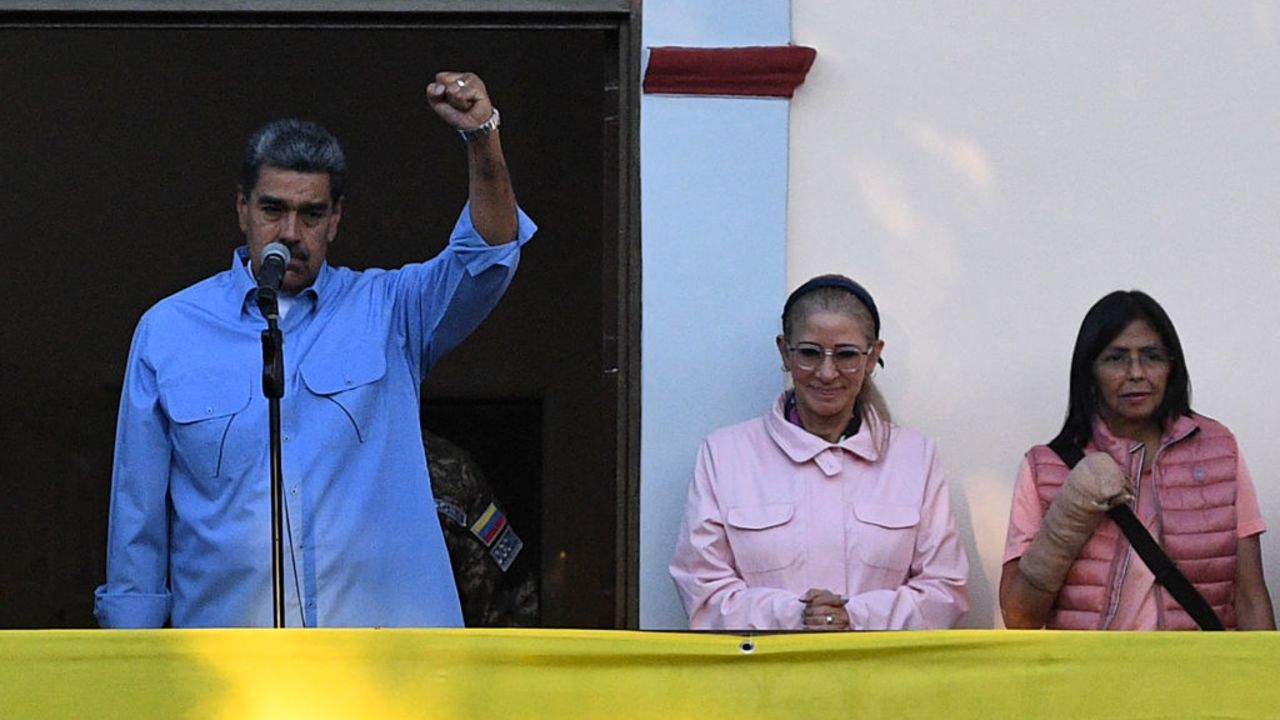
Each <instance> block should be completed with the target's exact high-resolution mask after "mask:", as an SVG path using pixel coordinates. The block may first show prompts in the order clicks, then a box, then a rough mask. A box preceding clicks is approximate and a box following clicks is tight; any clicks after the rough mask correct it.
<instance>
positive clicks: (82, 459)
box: [0, 12, 638, 627]
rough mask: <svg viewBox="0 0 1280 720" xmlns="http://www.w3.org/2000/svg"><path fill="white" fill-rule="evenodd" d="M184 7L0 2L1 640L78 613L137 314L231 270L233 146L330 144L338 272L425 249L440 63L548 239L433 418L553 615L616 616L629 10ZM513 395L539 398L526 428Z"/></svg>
mask: <svg viewBox="0 0 1280 720" xmlns="http://www.w3.org/2000/svg"><path fill="white" fill-rule="evenodd" d="M192 18H193V16H190V15H185V16H184V15H183V14H176V15H173V16H166V15H156V14H143V15H130V14H129V13H115V14H112V15H110V16H102V17H99V16H97V15H95V14H92V13H78V14H75V13H73V14H71V15H68V16H63V15H56V16H50V17H43V16H42V17H40V18H39V20H40V22H32V16H31V15H30V14H22V13H10V14H5V13H3V12H0V67H2V68H3V69H4V72H3V73H0V97H4V98H6V106H7V108H8V111H7V112H6V118H5V121H4V122H3V123H0V168H3V170H0V184H2V187H3V197H4V198H5V201H4V202H3V203H0V245H2V246H3V248H4V249H5V258H6V259H5V262H4V264H3V267H2V268H0V273H3V276H2V280H0V292H2V293H3V306H4V308H5V311H4V314H5V320H4V323H3V325H2V326H0V397H2V398H3V403H4V410H3V413H2V415H0V433H2V434H0V458H2V459H0V488H3V491H4V493H5V496H6V497H5V502H4V503H0V508H2V509H0V528H3V530H2V531H0V537H3V540H4V546H5V547H6V548H8V550H7V551H6V552H5V553H2V554H0V586H2V587H4V588H5V592H4V596H5V597H4V600H3V602H0V627H85V626H92V625H94V620H93V617H92V614H91V609H92V590H93V587H94V586H95V585H97V584H98V583H99V582H101V580H102V577H103V562H104V552H105V551H104V545H105V534H106V519H107V491H108V487H109V483H110V468H111V452H112V442H113V435H114V417H115V406H116V402H117V398H118V393H119V386H120V379H121V376H122V373H123V368H124V361H125V357H126V355H127V353H128V346H129V340H130V336H131V333H132V329H133V325H134V323H135V322H136V321H137V318H138V317H139V315H140V314H141V313H142V312H143V311H144V310H145V309H146V308H147V307H148V306H149V305H151V304H152V303H153V302H155V301H156V300H158V299H160V298H161V297H163V296H165V295H167V294H169V293H171V292H174V291H176V290H178V289H180V288H182V287H184V286H186V285H188V284H190V283H192V282H194V281H196V280H199V279H201V278H203V277H206V276H208V275H210V274H212V273H215V272H218V271H219V270H221V269H223V268H224V267H225V266H226V264H227V263H228V261H229V254H230V252H231V251H232V249H233V248H234V247H235V246H236V245H238V244H239V237H238V231H237V228H236V225H235V218H234V214H233V205H232V202H233V198H234V184H235V176H236V169H237V166H238V162H239V153H240V151H241V147H242V143H243V142H244V141H245V139H246V138H247V137H248V135H249V133H250V132H252V130H253V129H254V128H256V127H257V126H259V125H261V124H262V123H263V122H265V121H266V120H269V119H272V118H276V117H282V116H300V117H305V118H309V119H313V120H316V121H318V122H320V123H321V124H324V125H326V126H327V127H329V128H330V129H331V130H333V131H334V133H335V134H336V135H337V136H338V137H339V138H340V139H342V141H343V143H344V146H345V149H346V152H347V156H348V162H349V164H350V166H351V172H350V178H349V191H348V197H347V199H346V201H345V212H344V219H343V224H342V231H341V233H340V234H339V237H338V240H337V242H336V243H335V245H334V247H333V249H332V250H331V252H330V261H331V262H333V263H335V264H339V265H347V266H351V267H355V268H363V267H389V266H397V265H400V264H403V263H406V262H410V261H415V260H420V259H422V258H424V257H427V256H430V255H433V254H434V253H435V252H437V251H438V250H439V249H440V248H441V247H443V245H444V242H445V240H446V238H447V233H448V231H449V229H450V227H451V225H452V223H453V220H454V218H455V217H456V215H457V213H458V211H459V210H460V208H461V206H462V202H463V200H464V199H465V192H466V186H465V157H464V154H463V150H462V147H461V145H460V143H459V141H458V138H457V137H456V136H455V135H454V134H453V133H452V132H450V131H449V130H448V128H446V127H445V126H444V125H443V124H442V123H440V122H439V121H438V120H437V119H436V118H435V117H434V115H433V113H432V112H431V110H430V108H428V107H427V105H426V103H425V101H424V97H423V95H424V88H425V86H426V83H427V82H429V81H430V78H431V75H432V73H433V72H434V71H436V70H442V69H468V70H473V71H475V72H476V73H477V74H479V75H480V76H481V77H482V78H484V80H485V82H486V83H487V84H488V86H489V88H490V90H491V94H492V96H493V98H494V102H495V105H497V106H498V107H499V108H500V109H501V110H502V119H503V143H504V146H505V149H506V152H507V158H508V162H509V164H510V166H511V169H512V173H513V176H514V179H515V182H516V190H517V194H518V196H519V198H520V201H521V204H522V206H523V207H524V208H525V209H526V211H527V212H529V214H530V215H531V216H533V217H534V219H535V220H536V221H537V222H538V224H539V226H540V228H541V229H540V231H539V234H538V236H537V237H536V238H535V240H534V242H533V243H531V244H530V245H529V246H528V247H527V249H526V252H525V255H524V257H523V259H522V261H521V267H520V270H519V272H518V273H517V275H516V279H515V281H514V283H513V284H512V286H511V288H510V290H509V291H508V293H507V295H506V297H505V298H504V299H503V301H502V303H501V304H500V305H499V306H498V308H497V309H496V310H495V311H494V313H493V314H492V316H491V317H490V318H489V319H488V320H487V321H486V322H485V324H484V325H482V326H481V328H480V329H479V331H477V332H476V333H475V335H473V336H472V337H471V338H470V339H469V340H468V341H467V342H466V343H464V344H463V345H462V346H461V347H460V348H458V349H457V350H455V351H454V352H453V353H452V354H451V355H450V356H448V357H446V358H445V359H444V361H443V362H442V363H441V364H440V366H439V367H437V369H436V370H435V372H434V373H433V374H432V375H431V376H430V378H429V379H428V381H427V382H426V384H425V385H424V387H423V399H424V404H425V405H426V406H427V410H426V412H425V413H424V420H425V422H427V423H428V424H430V425H434V426H435V427H436V429H437V430H438V431H439V432H440V433H441V434H444V435H446V436H448V437H450V439H451V440H453V441H454V442H456V443H458V444H460V445H463V446H464V447H467V449H468V450H470V451H471V452H472V454H473V455H475V457H476V459H477V460H478V461H479V462H480V464H481V465H483V466H485V467H486V468H487V469H489V472H490V474H496V475H497V476H499V478H500V479H499V482H502V483H508V484H510V486H509V487H507V488H505V490H506V491H507V493H508V497H504V498H503V500H504V502H505V503H506V504H507V505H509V506H510V515H511V516H512V518H513V519H516V518H519V517H521V516H526V517H527V520H526V524H527V527H528V528H529V530H524V529H522V534H526V535H528V533H530V532H536V536H535V537H528V538H527V540H529V541H530V542H528V548H529V549H530V551H532V552H536V553H537V555H538V558H537V559H538V561H539V562H538V566H539V567H540V568H541V572H540V585H541V593H542V598H541V607H542V622H543V624H544V625H547V626H562V627H620V626H624V625H626V624H628V623H629V622H631V623H633V622H634V620H633V619H632V618H634V613H635V610H634V603H635V600H634V598H635V592H634V561H633V560H632V559H631V558H632V556H634V555H635V552H636V551H635V548H634V540H633V539H632V538H633V536H634V529H633V523H632V522H631V520H630V517H631V516H632V512H633V509H634V500H633V498H634V496H635V493H634V491H633V484H634V483H633V481H632V478H634V476H635V470H634V467H635V464H636V463H635V458H634V441H633V440H632V438H633V437H634V434H635V430H634V428H635V427H637V426H638V424H637V423H636V422H635V421H634V420H635V419H634V417H633V415H634V412H635V411H634V408H635V407H638V406H637V405H636V403H635V402H634V400H635V398H634V397H633V396H634V392H635V391H634V390H633V389H632V388H631V387H628V383H627V379H628V378H629V377H631V376H632V375H633V374H634V373H635V372H637V368H635V367H634V359H633V358H632V356H633V355H634V353H635V344H634V343H633V342H632V341H631V338H632V336H633V335H635V334H636V333H637V331H638V328H636V327H635V324H634V323H632V322H630V318H631V316H632V312H633V308H634V298H633V294H634V292H635V290H634V288H635V287H637V286H638V278H635V277H633V276H632V274H630V272H629V271H628V270H627V268H630V267H638V258H637V257H635V255H636V248H635V247H634V238H635V232H634V229H633V227H632V226H633V225H634V222H635V220H634V218H633V217H631V216H632V211H631V205H632V203H631V202H630V201H629V200H627V199H625V198H626V196H627V188H628V180H627V178H629V177H630V176H631V174H632V170H631V169H630V168H629V166H630V165H631V163H629V162H628V158H629V157H630V156H631V151H630V150H629V143H631V142H632V140H631V139H630V136H631V132H632V131H631V129H630V128H631V127H632V125H633V119H632V118H631V115H632V110H631V109H630V105H629V102H628V100H627V97H628V96H629V95H630V93H629V91H626V90H625V89H626V88H627V87H629V86H630V85H631V84H632V81H631V80H630V79H629V78H628V76H627V72H628V71H627V70H626V68H627V67H628V66H629V64H631V60H630V58H631V57H632V53H633V52H634V50H633V49H632V48H631V44H632V41H631V40H630V39H628V38H629V35H628V33H627V30H626V22H627V18H626V17H625V16H623V17H622V18H621V19H618V18H613V19H612V20H610V21H608V22H603V21H602V20H608V19H609V18H607V17H606V18H602V17H596V16H590V17H588V18H586V20H583V19H582V18H579V17H577V16H574V15H558V16H553V17H525V16H511V17H506V16H501V15H495V16H484V17H468V16H458V15H456V14H455V15H426V14H424V15H411V14H399V15H396V16H394V17H391V16H379V15H370V14H367V13H364V14H349V15H344V14H342V13H336V14H325V15H313V16H308V15H301V14H297V15H290V16H287V17H286V16H253V15H252V14H250V15H244V14H238V15H228V16H225V17H224V16H219V15H216V14H213V15H211V14H204V15H201V16H199V18H198V22H193V21H192ZM99 21H100V22H99ZM620 87H621V88H623V91H620V90H619V88H620ZM636 316H637V317H638V313H637V314H636ZM434 407H439V408H442V409H443V411H442V416H443V417H441V419H440V421H439V422H435V421H433V419H432V413H431V410H432V408H434ZM504 407H518V408H523V410H522V411H521V412H529V410H528V408H530V407H532V408H536V412H537V413H539V414H540V422H539V423H536V424H537V425H538V426H539V428H540V429H530V428H526V427H524V426H525V425H528V424H530V423H527V422H522V421H521V420H520V417H521V413H520V412H515V413H511V412H503V411H502V408H504ZM449 418H452V421H453V422H454V423H456V424H453V425H452V427H450V425H451V421H450V419H449ZM451 429H452V430H453V431H452V432H450V430H451ZM529 430H532V431H534V432H538V437H537V440H536V441H535V447H533V448H532V450H530V448H528V447H524V448H523V450H522V451H521V452H523V453H524V454H523V455H521V456H520V457H522V458H530V457H532V458H535V460H534V462H537V463H538V467H536V468H529V472H527V473H525V476H526V477H527V480H522V478H521V474H520V473H519V472H518V470H519V466H520V462H521V461H520V460H516V459H513V458H514V456H511V455H510V453H514V452H516V451H515V450H514V449H513V448H516V447H517V446H519V445H521V443H504V442H502V439H503V438H510V437H511V436H513V435H518V434H521V433H525V432H526V431H529ZM521 440H522V442H523V441H526V440H527V437H526V436H523V435H522V436H521ZM524 445H528V443H527V442H524ZM522 482H524V483H525V485H524V486H521V483H522Z"/></svg>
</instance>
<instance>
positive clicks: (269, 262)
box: [258, 242, 291, 317]
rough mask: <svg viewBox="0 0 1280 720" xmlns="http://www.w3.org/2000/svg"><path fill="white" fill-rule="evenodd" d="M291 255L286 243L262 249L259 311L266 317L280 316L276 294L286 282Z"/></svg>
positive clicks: (275, 243)
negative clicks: (285, 276)
mask: <svg viewBox="0 0 1280 720" xmlns="http://www.w3.org/2000/svg"><path fill="white" fill-rule="evenodd" d="M290 257H291V255H290V253H289V248H287V247H285V246H284V243H278V242H273V243H268V244H267V246H266V247H264V248H262V264H261V266H260V267H259V268H258V309H259V310H261V311H262V314H263V316H264V317H273V316H277V315H279V309H278V305H277V304H276V292H277V291H279V290H280V283H282V282H283V281H284V272H285V269H286V268H288V267H289V259H290Z"/></svg>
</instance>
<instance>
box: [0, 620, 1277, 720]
mask: <svg viewBox="0 0 1280 720" xmlns="http://www.w3.org/2000/svg"><path fill="white" fill-rule="evenodd" d="M1277 677H1280V634H1277V633H1275V632H1266V633H1261V632H1255V633H1197V632H1189V633H1119V632H1111V633H1103V632H1050V631H1034V632H1014V631H1003V630H952V631H945V632H893V633H836V634H808V635H762V636H754V637H744V636H734V635H709V634H699V633H658V632H653V633H650V632H629V631H602V630H481V629H470V630H372V629H370V630H141V631H108V630H77V631H63V630H33V631H25V630H12V631H4V632H0V716H2V717H4V718H46V717H48V718H92V719H93V720H98V719H100V718H115V717H119V718H150V717H157V718H158V717H163V718H263V719H264V720H265V719H267V718H272V719H276V718H459V719H460V720H461V719H463V718H465V719H468V720H473V719H474V720H481V719H483V720H501V719H504V718H543V717H545V718H607V719H608V720H620V719H622V718H656V717H662V718H733V719H734V720H750V719H752V718H770V719H775V718H793V717H809V718H813V717H818V718H822V717H826V718H867V717H887V718H947V719H948V720H954V719H958V718H1070V720H1078V719H1080V718H1092V717H1111V718H1125V717H1146V718H1187V717H1221V718H1274V717H1280V690H1277V687H1276V685H1277V681H1276V678H1277Z"/></svg>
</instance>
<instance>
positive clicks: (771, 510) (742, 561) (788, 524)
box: [725, 503, 798, 573]
mask: <svg viewBox="0 0 1280 720" xmlns="http://www.w3.org/2000/svg"><path fill="white" fill-rule="evenodd" d="M794 517H795V505H794V504H792V503H772V504H769V505H744V506H740V507H733V508H729V511H728V513H726V515H725V524H726V525H727V527H728V535H729V546H730V547H731V548H732V549H733V558H734V562H735V564H736V565H737V567H738V570H740V571H742V572H743V573H762V572H769V571H771V570H780V569H782V568H785V567H788V566H790V565H792V564H793V563H795V561H796V556H797V549H798V543H797V541H796V528H795V522H794V521H793V518H794Z"/></svg>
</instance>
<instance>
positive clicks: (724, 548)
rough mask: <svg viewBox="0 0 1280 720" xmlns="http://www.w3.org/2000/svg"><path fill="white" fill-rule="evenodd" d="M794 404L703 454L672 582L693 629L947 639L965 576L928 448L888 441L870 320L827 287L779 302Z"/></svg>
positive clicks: (859, 290)
mask: <svg viewBox="0 0 1280 720" xmlns="http://www.w3.org/2000/svg"><path fill="white" fill-rule="evenodd" d="M777 346H778V354H779V355H780V356H781V358H782V365H783V369H784V370H785V371H787V372H789V373H790V374H791V379H792V383H793V385H794V390H792V391H790V392H786V393H783V395H782V396H781V397H779V398H778V400H777V401H776V402H775V403H774V405H773V409H772V410H771V411H770V412H769V413H768V414H767V415H765V416H763V417H759V418H756V419H754V420H750V421H748V422H745V423H740V424H738V425H733V426H730V427H726V428H721V429H719V430H717V431H715V432H714V433H712V434H711V435H710V436H708V437H707V439H706V440H705V441H704V442H703V444H702V448H701V450H700V451H699V453H698V458H697V463H696V465H695V467H694V472H693V481H692V483H691V484H690V487H689V497H688V502H687V503H686V505H685V513H684V520H683V522H682V524H681V528H680V535H679V538H678V540H677V543H676V549H675V555H674V557H673V558H672V561H671V576H672V578H673V579H674V580H675V583H676V589H677V590H678V591H679V593H680V599H681V601H682V602H683V603H684V607H685V611H686V612H687V613H688V615H689V626H690V627H692V628H694V629H716V630H721V629H729V630H802V629H804V630H886V629H930V628H948V627H951V626H952V625H953V624H955V622H956V620H957V619H958V618H959V617H960V616H961V615H962V614H963V613H964V612H965V610H966V609H967V607H968V603H967V598H966V595H965V581H966V578H967V576H968V563H967V561H966V558H965V554H964V550H963V548H962V547H961V546H960V542H959V540H958V538H957V536H956V530H955V522H954V520H953V518H952V516H951V503H950V496H949V493H948V490H947V484H946V480H945V479H944V478H943V475H942V469H941V468H940V467H939V464H938V460H937V457H936V451H935V448H934V444H933V441H931V440H930V439H928V438H926V437H924V436H923V435H921V434H919V433H917V432H915V431H913V430H909V429H906V428H901V427H896V426H893V425H892V424H891V422H890V419H889V411H888V408H887V407H886V406H885V403H884V399H883V398H882V397H881V396H880V394H879V393H877V392H876V389H875V386H874V385H873V384H872V382H871V375H872V373H873V372H874V370H875V368H876V365H877V363H879V364H880V365H883V364H884V363H883V362H882V361H881V360H880V353H881V352H882V351H883V350H884V341H883V340H881V339H880V315H879V312H878V311H877V309H876V305H875V302H874V301H873V300H872V299H871V295H870V294H869V293H868V292H867V291H866V290H865V289H864V288H863V287H862V286H861V285H859V284H858V283H856V282H854V281H852V280H850V279H849V278H846V277H844V276H841V275H822V276H819V277H816V278H813V279H812V280H810V281H808V282H806V283H805V284H803V285H801V286H800V287H799V288H797V289H796V291H795V292H793V293H792V294H791V296H790V297H789V298H788V299H787V302H786V305H785V306H784V308H783V312H782V334H781V335H779V336H778V337H777Z"/></svg>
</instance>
